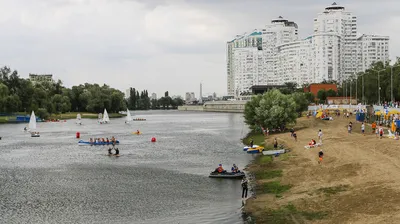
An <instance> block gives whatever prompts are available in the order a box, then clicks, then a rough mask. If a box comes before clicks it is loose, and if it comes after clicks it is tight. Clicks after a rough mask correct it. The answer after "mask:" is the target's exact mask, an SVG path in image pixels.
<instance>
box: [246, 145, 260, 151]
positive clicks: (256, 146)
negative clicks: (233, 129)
mask: <svg viewBox="0 0 400 224" xmlns="http://www.w3.org/2000/svg"><path fill="white" fill-rule="evenodd" d="M258 147H260V146H259V145H253V147H250V146H245V147H243V151H247V150H249V149H250V148H251V149H256V148H258Z"/></svg>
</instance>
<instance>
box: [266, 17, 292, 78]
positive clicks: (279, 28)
mask: <svg viewBox="0 0 400 224" xmlns="http://www.w3.org/2000/svg"><path fill="white" fill-rule="evenodd" d="M297 39H298V26H297V24H296V23H295V22H292V21H289V20H287V19H284V18H283V17H282V16H279V17H278V18H277V19H275V20H272V21H271V24H268V25H266V26H265V29H263V30H262V53H263V55H262V56H263V75H264V76H265V77H264V78H265V80H263V81H264V83H268V84H272V85H278V84H279V83H280V82H281V77H280V76H279V75H278V72H277V62H278V61H277V60H278V48H277V47H278V46H279V45H281V44H285V43H290V42H293V41H296V40H297Z"/></svg>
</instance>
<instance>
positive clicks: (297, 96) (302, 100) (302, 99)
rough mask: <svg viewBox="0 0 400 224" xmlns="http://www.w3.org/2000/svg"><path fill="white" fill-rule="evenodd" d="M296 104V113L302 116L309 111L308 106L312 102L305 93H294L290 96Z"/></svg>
mask: <svg viewBox="0 0 400 224" xmlns="http://www.w3.org/2000/svg"><path fill="white" fill-rule="evenodd" d="M290 96H291V97H292V98H293V100H294V102H295V103H296V112H297V113H298V114H299V116H301V113H302V112H303V111H306V110H308V105H309V104H310V102H309V101H308V99H307V97H306V94H305V93H293V94H291V95H290Z"/></svg>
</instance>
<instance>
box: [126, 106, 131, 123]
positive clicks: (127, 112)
mask: <svg viewBox="0 0 400 224" xmlns="http://www.w3.org/2000/svg"><path fill="white" fill-rule="evenodd" d="M126 114H127V115H126V121H127V122H130V121H132V116H131V112H130V111H129V110H128V109H126Z"/></svg>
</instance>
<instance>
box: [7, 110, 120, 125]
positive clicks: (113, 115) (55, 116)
mask: <svg viewBox="0 0 400 224" xmlns="http://www.w3.org/2000/svg"><path fill="white" fill-rule="evenodd" d="M18 114H20V113H18ZM78 114H81V117H82V118H87V119H97V118H98V114H96V113H90V112H70V113H64V114H51V115H50V117H49V118H48V119H46V120H50V121H51V120H70V119H76V116H77V115H78ZM20 115H21V116H24V114H20ZM26 115H27V116H29V114H26ZM108 116H109V117H110V118H121V117H125V116H126V114H120V113H109V114H108ZM46 120H43V121H46ZM20 123H28V122H24V121H17V120H16V116H0V124H20Z"/></svg>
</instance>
